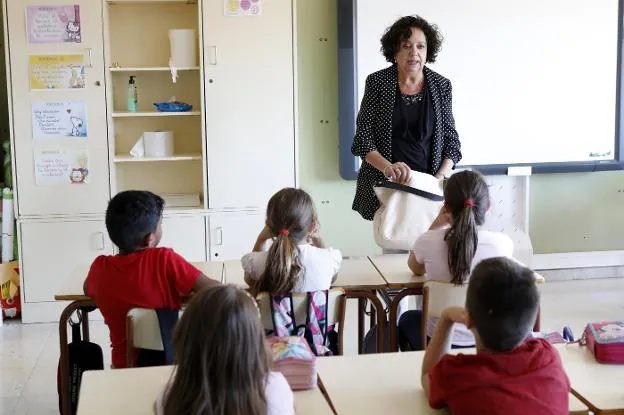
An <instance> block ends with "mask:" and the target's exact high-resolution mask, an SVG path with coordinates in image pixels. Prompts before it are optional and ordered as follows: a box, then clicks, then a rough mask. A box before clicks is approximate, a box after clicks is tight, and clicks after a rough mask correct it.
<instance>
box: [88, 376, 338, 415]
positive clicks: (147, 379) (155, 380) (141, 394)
mask: <svg viewBox="0 0 624 415" xmlns="http://www.w3.org/2000/svg"><path fill="white" fill-rule="evenodd" d="M171 370H172V366H158V367H146V368H140V369H115V370H98V371H87V372H85V373H84V375H83V378H82V383H81V386H80V397H79V399H78V415H98V414H102V415H104V414H106V415H108V414H135V415H142V414H145V415H153V414H154V401H155V400H156V397H157V396H158V394H159V393H160V392H161V391H162V390H163V388H164V387H165V385H166V384H167V381H168V380H169V376H170V374H171ZM137 385H140V387H137ZM295 407H296V409H297V414H306V415H307V414H310V415H312V414H321V415H322V414H331V413H332V412H331V409H330V407H329V404H328V403H327V401H326V400H325V397H324V396H323V394H322V393H321V391H320V390H319V389H318V388H315V389H312V390H308V391H302V392H295Z"/></svg>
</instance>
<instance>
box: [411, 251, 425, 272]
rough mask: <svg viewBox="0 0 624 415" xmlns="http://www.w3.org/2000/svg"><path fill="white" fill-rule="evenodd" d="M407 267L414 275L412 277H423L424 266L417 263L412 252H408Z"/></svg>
mask: <svg viewBox="0 0 624 415" xmlns="http://www.w3.org/2000/svg"><path fill="white" fill-rule="evenodd" d="M407 266H408V267H409V269H410V270H411V271H412V272H413V273H414V275H418V276H421V275H425V264H421V263H420V262H418V260H417V259H416V256H415V255H414V252H413V251H410V253H409V257H408V258H407Z"/></svg>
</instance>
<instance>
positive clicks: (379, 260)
mask: <svg viewBox="0 0 624 415" xmlns="http://www.w3.org/2000/svg"><path fill="white" fill-rule="evenodd" d="M407 258H408V255H407V254H390V255H377V256H372V257H370V260H371V262H372V263H373V265H374V266H375V267H376V268H377V270H378V271H379V272H380V273H381V276H382V277H383V278H384V279H385V280H386V282H387V283H388V287H389V288H420V287H422V286H423V284H424V283H425V282H427V277H426V276H420V277H418V276H416V275H414V274H413V273H412V271H411V270H410V269H409V267H408V266H407ZM535 281H536V282H537V283H538V284H542V283H544V277H543V276H542V275H540V274H538V273H537V272H536V273H535Z"/></svg>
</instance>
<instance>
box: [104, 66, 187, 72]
mask: <svg viewBox="0 0 624 415" xmlns="http://www.w3.org/2000/svg"><path fill="white" fill-rule="evenodd" d="M176 69H177V70H178V71H199V66H187V67H181V68H176ZM108 70H109V71H110V72H170V71H171V70H170V69H169V67H168V66H144V67H128V68H124V67H112V68H108Z"/></svg>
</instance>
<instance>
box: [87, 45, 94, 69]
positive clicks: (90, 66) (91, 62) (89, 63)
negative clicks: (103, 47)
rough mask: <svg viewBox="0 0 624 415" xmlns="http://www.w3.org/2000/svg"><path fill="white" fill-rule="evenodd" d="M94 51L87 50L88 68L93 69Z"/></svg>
mask: <svg viewBox="0 0 624 415" xmlns="http://www.w3.org/2000/svg"><path fill="white" fill-rule="evenodd" d="M92 52H93V50H92V49H91V48H87V61H88V63H87V68H93V59H92V58H91V54H92Z"/></svg>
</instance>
